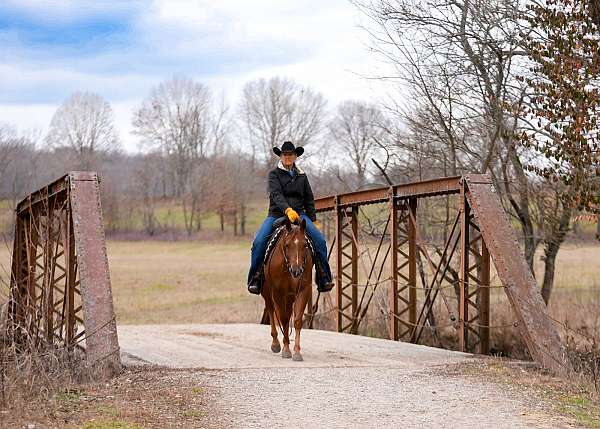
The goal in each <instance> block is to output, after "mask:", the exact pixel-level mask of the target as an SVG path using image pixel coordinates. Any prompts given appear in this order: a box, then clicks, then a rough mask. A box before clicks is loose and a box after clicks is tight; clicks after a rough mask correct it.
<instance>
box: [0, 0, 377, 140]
mask: <svg viewBox="0 0 600 429" xmlns="http://www.w3.org/2000/svg"><path fill="white" fill-rule="evenodd" d="M8 3H9V4H10V5H12V6H11V7H13V8H20V10H25V11H27V13H31V14H32V15H35V16H36V17H37V16H42V15H44V14H45V15H46V18H47V19H48V20H52V19H57V20H62V21H64V22H68V21H69V20H76V19H80V18H81V17H82V16H94V15H98V14H104V15H105V16H111V15H110V14H111V13H112V14H114V13H118V12H119V10H120V9H119V7H120V6H119V5H121V6H122V8H125V9H127V11H129V12H131V11H133V10H134V9H135V10H136V12H135V13H133V12H131V16H129V18H128V19H131V21H130V22H129V24H128V25H129V26H130V33H131V34H128V35H127V41H126V43H125V44H117V43H114V44H113V43H112V42H111V41H110V40H106V41H105V43H104V45H102V46H101V48H102V49H100V50H98V51H92V50H88V51H85V52H78V53H76V54H75V55H74V54H72V53H68V52H67V53H65V52H60V51H56V52H55V51H53V50H48V51H47V52H43V55H41V54H40V53H41V52H42V50H43V47H39V46H25V45H23V44H22V43H21V42H20V41H18V40H12V41H11V40H10V39H6V38H5V39H4V41H3V43H4V44H5V45H6V46H5V48H6V49H3V50H4V53H3V54H2V53H0V56H1V57H2V59H3V61H2V64H3V65H2V66H0V75H2V77H3V79H2V82H0V100H3V103H4V104H2V105H0V115H3V116H4V118H3V119H5V120H9V121H10V122H13V123H15V124H16V125H17V126H18V127H19V128H21V129H23V128H30V127H35V128H41V129H42V130H43V131H45V130H46V129H47V126H48V124H49V122H50V118H51V116H52V113H53V111H54V109H55V108H56V107H58V104H59V103H60V102H61V101H62V100H63V99H65V98H66V97H67V96H68V95H69V94H70V93H71V92H73V91H75V90H88V91H93V92H97V93H99V94H100V95H102V96H103V97H105V98H106V99H107V100H108V101H109V102H111V104H112V105H113V108H114V110H115V116H116V118H117V125H118V128H119V130H120V132H121V137H122V140H123V142H124V146H125V148H126V149H127V150H135V149H136V147H137V144H136V137H135V136H132V135H131V125H130V121H131V116H132V110H133V108H135V107H136V106H137V105H139V104H140V103H141V101H142V99H143V98H144V97H145V96H146V95H147V94H148V92H149V90H150V88H151V87H152V86H154V85H157V84H158V83H159V82H160V81H162V80H165V79H169V78H170V77H172V76H173V75H174V74H183V75H187V76H190V77H192V78H194V79H197V80H200V81H202V82H203V83H206V84H208V85H209V86H210V87H211V88H212V89H213V90H214V92H215V93H219V92H220V91H224V92H225V93H226V95H227V98H228V99H229V100H230V101H231V102H233V103H235V102H236V101H237V97H238V95H239V93H240V90H241V88H242V86H243V85H244V83H245V82H247V81H249V80H252V79H256V78H260V77H265V78H269V77H271V76H276V75H279V76H284V77H289V78H292V79H294V80H296V81H298V82H299V83H301V84H303V85H309V86H311V87H313V88H315V89H316V90H318V91H320V92H321V93H323V94H324V95H325V97H326V98H328V99H329V101H330V107H333V106H334V105H335V104H336V103H337V102H339V101H341V100H343V99H347V98H354V99H367V100H369V101H375V100H376V99H377V98H379V96H381V95H382V90H381V87H380V86H379V85H377V84H376V83H373V82H370V81H367V80H365V79H363V78H361V77H360V76H359V75H374V74H379V73H380V70H379V69H380V68H381V67H382V66H381V65H380V64H379V63H378V61H377V59H376V58H375V57H373V55H372V54H369V53H368V52H367V49H366V47H365V44H366V43H367V37H366V34H365V32H364V31H363V30H361V29H360V28H358V25H359V24H360V23H361V22H360V21H361V15H360V12H358V11H357V10H356V9H355V7H354V6H352V5H351V4H350V3H349V2H348V1H347V0H328V1H327V2H323V1H317V0H306V1H302V2H296V1H293V0H288V1H274V0H253V1H252V2H248V1H246V0H222V1H218V2H217V1H207V0H204V1H184V0H154V1H153V2H151V3H150V4H148V3H147V2H145V3H144V7H140V4H141V3H140V2H138V1H127V2H110V3H108V2H97V1H91V0H77V1H75V0H71V1H62V2H58V3H57V2H54V1H53V2H50V1H44V0H27V1H22V0H20V1H19V2H18V4H17V1H16V0H15V1H13V0H11V1H9V2H8ZM107 4H108V6H107ZM136 8H137V9H136ZM125 9H123V10H125ZM115 11H117V12H115ZM46 18H44V19H46ZM40 19H42V18H40ZM10 103H14V104H10Z"/></svg>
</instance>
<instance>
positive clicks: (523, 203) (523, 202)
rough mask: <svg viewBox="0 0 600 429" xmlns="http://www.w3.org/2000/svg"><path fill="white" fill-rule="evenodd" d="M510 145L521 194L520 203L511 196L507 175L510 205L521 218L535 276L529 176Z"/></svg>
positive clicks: (511, 160) (526, 254)
mask: <svg viewBox="0 0 600 429" xmlns="http://www.w3.org/2000/svg"><path fill="white" fill-rule="evenodd" d="M508 145H509V158H510V162H511V164H512V166H513V169H514V172H515V176H516V181H517V184H518V188H517V192H518V194H519V200H520V201H519V202H518V203H517V202H516V201H515V199H514V198H513V197H512V195H511V192H510V189H509V188H508V177H507V176H506V175H505V177H504V180H505V186H506V190H507V195H508V198H509V200H510V203H511V205H512V207H513V209H514V210H515V212H516V213H517V216H518V217H519V222H520V223H521V229H522V230H523V245H524V247H525V259H526V260H527V264H528V265H529V268H530V269H531V272H532V273H534V276H535V272H534V270H533V259H534V256H535V249H536V247H537V243H536V240H535V231H534V228H533V221H532V220H531V213H530V209H529V205H530V204H529V183H528V180H527V175H526V174H525V170H524V168H523V164H521V160H520V159H519V157H518V155H517V151H516V148H515V146H514V142H508Z"/></svg>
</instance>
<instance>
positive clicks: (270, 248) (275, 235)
mask: <svg viewBox="0 0 600 429" xmlns="http://www.w3.org/2000/svg"><path fill="white" fill-rule="evenodd" d="M284 230H285V225H283V226H280V227H279V228H277V229H276V230H275V231H273V234H271V238H269V241H268V242H267V250H266V252H265V258H264V259H263V264H264V265H266V264H267V261H268V260H269V257H270V256H271V253H273V250H274V249H275V245H276V244H277V242H278V241H279V238H281V236H282V235H283V231H284ZM304 237H305V238H306V242H307V243H308V248H309V249H310V254H311V256H312V259H313V261H315V257H316V253H315V246H314V244H313V242H312V240H311V239H310V237H309V236H308V235H307V234H305V235H304Z"/></svg>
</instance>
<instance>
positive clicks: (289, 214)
mask: <svg viewBox="0 0 600 429" xmlns="http://www.w3.org/2000/svg"><path fill="white" fill-rule="evenodd" d="M285 214H286V215H287V217H288V219H289V220H290V222H292V223H294V222H297V221H298V219H300V216H298V213H296V210H294V209H293V208H291V207H288V208H287V209H285Z"/></svg>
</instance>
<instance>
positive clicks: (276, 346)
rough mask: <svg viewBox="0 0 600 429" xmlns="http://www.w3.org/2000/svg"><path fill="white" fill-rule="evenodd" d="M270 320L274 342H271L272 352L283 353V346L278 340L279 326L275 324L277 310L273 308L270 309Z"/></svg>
mask: <svg viewBox="0 0 600 429" xmlns="http://www.w3.org/2000/svg"><path fill="white" fill-rule="evenodd" d="M269 318H270V319H271V338H273V341H272V342H271V351H272V352H273V353H279V352H280V351H281V344H280V343H279V339H278V338H277V324H276V323H275V310H274V309H273V308H270V309H269Z"/></svg>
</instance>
